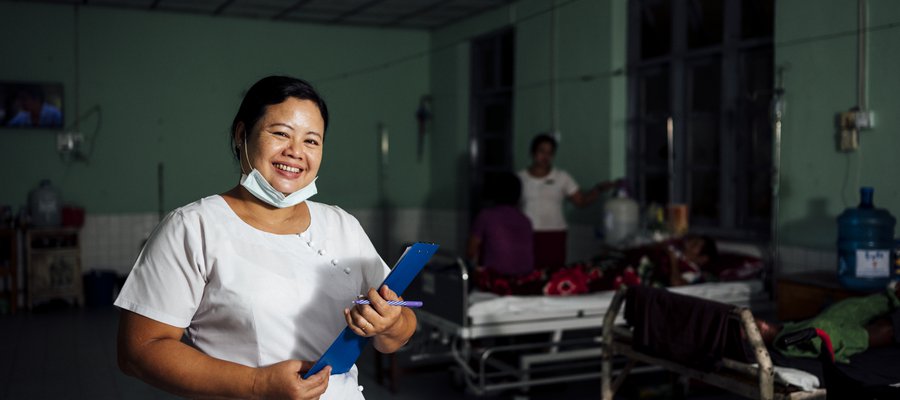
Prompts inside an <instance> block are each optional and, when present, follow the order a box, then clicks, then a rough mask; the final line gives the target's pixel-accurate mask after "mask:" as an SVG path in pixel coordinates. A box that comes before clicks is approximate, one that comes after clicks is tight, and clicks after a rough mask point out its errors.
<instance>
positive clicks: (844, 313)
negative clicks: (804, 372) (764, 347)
mask: <svg viewBox="0 0 900 400" xmlns="http://www.w3.org/2000/svg"><path fill="white" fill-rule="evenodd" d="M898 298H900V284H897V282H892V283H891V284H890V285H889V286H888V288H887V290H885V291H884V292H881V293H876V294H872V295H869V296H865V297H853V298H849V299H844V300H842V301H840V302H838V303H835V304H834V305H832V306H831V307H829V308H827V309H826V310H825V311H823V312H821V313H820V314H819V315H817V316H815V317H813V318H811V319H808V320H805V321H800V322H788V323H785V324H777V323H773V322H769V321H765V320H762V319H757V320H756V326H757V327H758V328H759V333H760V334H761V335H762V337H763V341H764V342H766V344H769V345H771V346H773V347H774V348H775V349H776V350H778V352H780V353H781V354H784V355H785V356H788V357H805V358H816V357H818V356H819V352H820V350H821V346H822V340H821V339H819V338H815V339H812V340H810V341H808V342H803V343H798V344H795V345H790V346H786V345H785V344H784V343H783V342H782V341H781V340H780V339H782V338H783V337H785V336H786V335H789V334H791V333H795V332H798V331H801V330H804V329H808V328H818V329H821V330H823V331H825V333H827V334H828V336H829V337H830V338H831V344H832V347H833V349H834V360H835V361H836V362H841V363H847V362H849V359H850V356H852V355H854V354H858V353H862V352H863V351H866V349H868V348H871V347H883V346H888V345H891V344H900V332H898V328H900V326H898V325H900V300H898Z"/></svg>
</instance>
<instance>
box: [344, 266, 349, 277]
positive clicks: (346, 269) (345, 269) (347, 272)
mask: <svg viewBox="0 0 900 400" xmlns="http://www.w3.org/2000/svg"><path fill="white" fill-rule="evenodd" d="M344 273H345V274H347V275H350V267H345V268H344Z"/></svg>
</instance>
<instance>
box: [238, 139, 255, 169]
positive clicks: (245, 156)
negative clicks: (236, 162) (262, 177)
mask: <svg viewBox="0 0 900 400" xmlns="http://www.w3.org/2000/svg"><path fill="white" fill-rule="evenodd" d="M243 147H244V159H246V160H247V166H248V167H250V171H253V166H252V165H250V154H248V153H247V130H246V129H245V130H244V146H243ZM244 159H242V160H241V174H243V173H244Z"/></svg>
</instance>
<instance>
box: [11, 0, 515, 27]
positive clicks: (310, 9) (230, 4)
mask: <svg viewBox="0 0 900 400" xmlns="http://www.w3.org/2000/svg"><path fill="white" fill-rule="evenodd" d="M23 1H24V2H31V3H54V4H77V5H82V6H87V7H115V8H127V9H132V10H134V9H137V10H147V11H149V12H153V11H165V12H183V13H192V14H206V15H211V16H226V17H241V18H255V19H268V20H274V21H291V22H312V23H321V24H335V25H357V26H370V27H385V28H407V29H435V28H439V27H442V26H445V25H448V24H451V23H453V22H456V21H459V20H462V19H465V18H468V17H471V16H473V15H477V14H480V13H482V12H485V11H487V10H490V9H493V8H496V7H498V6H501V5H504V4H508V3H510V2H512V1H513V0H19V2H23Z"/></svg>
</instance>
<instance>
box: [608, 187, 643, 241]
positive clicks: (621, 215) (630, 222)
mask: <svg viewBox="0 0 900 400" xmlns="http://www.w3.org/2000/svg"><path fill="white" fill-rule="evenodd" d="M638 215H639V212H638V204H637V202H636V201H634V200H632V199H630V198H629V197H628V193H627V192H626V191H625V189H619V191H618V192H617V193H616V196H615V197H613V198H610V199H609V200H607V201H606V203H604V204H603V239H604V241H605V242H606V244H608V245H613V246H615V245H621V244H625V242H626V241H627V240H629V239H630V238H631V237H632V236H634V234H635V233H637V230H638V223H639V217H638Z"/></svg>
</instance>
